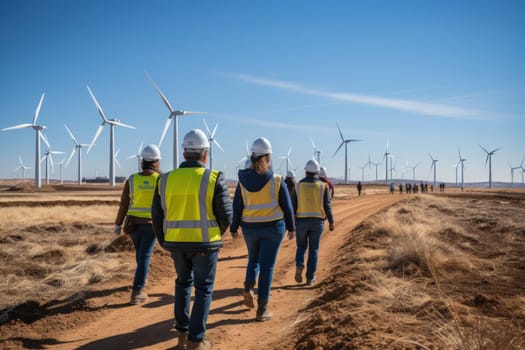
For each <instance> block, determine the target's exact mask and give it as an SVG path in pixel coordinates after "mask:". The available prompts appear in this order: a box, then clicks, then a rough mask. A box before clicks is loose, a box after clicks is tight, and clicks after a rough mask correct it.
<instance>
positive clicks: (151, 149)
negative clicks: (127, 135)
mask: <svg viewBox="0 0 525 350" xmlns="http://www.w3.org/2000/svg"><path fill="white" fill-rule="evenodd" d="M141 156H142V159H144V160H145V161H146V162H154V161H156V160H159V159H161V158H160V149H159V147H157V145H154V144H149V145H146V146H145V147H144V148H143V149H142V154H141Z"/></svg>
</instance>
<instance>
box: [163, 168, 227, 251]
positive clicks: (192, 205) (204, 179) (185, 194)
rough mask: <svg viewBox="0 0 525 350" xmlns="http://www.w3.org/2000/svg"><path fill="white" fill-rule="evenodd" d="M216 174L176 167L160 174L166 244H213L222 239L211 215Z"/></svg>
mask: <svg viewBox="0 0 525 350" xmlns="http://www.w3.org/2000/svg"><path fill="white" fill-rule="evenodd" d="M218 175H219V172H218V171H215V170H212V171H211V170H209V169H206V168H200V167H199V168H178V169H175V170H173V171H171V172H169V173H167V174H164V175H162V177H161V178H160V183H159V195H160V199H161V205H162V208H163V210H164V223H163V227H164V239H165V241H166V242H193V243H196V242H203V243H208V242H216V241H220V240H221V233H220V229H219V224H218V223H217V220H216V218H215V216H214V214H213V195H214V191H215V184H216V183H217V176H218Z"/></svg>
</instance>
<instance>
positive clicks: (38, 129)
mask: <svg viewBox="0 0 525 350" xmlns="http://www.w3.org/2000/svg"><path fill="white" fill-rule="evenodd" d="M44 96H45V94H42V97H40V102H38V105H37V107H36V110H35V115H34V117H33V123H31V124H29V123H25V124H19V125H15V126H10V127H8V128H4V129H2V130H3V131H7V130H15V129H24V128H33V130H35V132H36V138H35V144H36V147H35V148H36V149H35V187H37V188H40V187H41V186H42V181H41V179H40V138H42V133H41V130H43V129H47V127H46V126H44V125H38V124H37V123H36V121H37V119H38V114H39V113H40V108H41V107H42V102H43V101H44Z"/></svg>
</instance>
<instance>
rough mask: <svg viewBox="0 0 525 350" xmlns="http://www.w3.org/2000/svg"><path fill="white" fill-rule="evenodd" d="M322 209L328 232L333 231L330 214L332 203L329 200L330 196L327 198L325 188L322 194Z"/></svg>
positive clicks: (332, 220)
mask: <svg viewBox="0 0 525 350" xmlns="http://www.w3.org/2000/svg"><path fill="white" fill-rule="evenodd" d="M323 208H324V213H325V214H326V218H327V219H328V224H329V225H330V231H333V227H334V216H333V214H332V201H331V200H330V196H329V193H328V189H327V188H325V191H324V194H323Z"/></svg>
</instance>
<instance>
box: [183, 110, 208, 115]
mask: <svg viewBox="0 0 525 350" xmlns="http://www.w3.org/2000/svg"><path fill="white" fill-rule="evenodd" d="M191 114H208V112H192V111H182V112H181V115H191Z"/></svg>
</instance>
